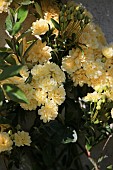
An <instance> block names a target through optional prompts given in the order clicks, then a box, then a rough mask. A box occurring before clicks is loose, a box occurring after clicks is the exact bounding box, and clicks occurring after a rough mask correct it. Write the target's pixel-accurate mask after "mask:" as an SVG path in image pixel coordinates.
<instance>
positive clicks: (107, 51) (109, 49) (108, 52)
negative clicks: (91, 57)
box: [102, 44, 113, 58]
mask: <svg viewBox="0 0 113 170" xmlns="http://www.w3.org/2000/svg"><path fill="white" fill-rule="evenodd" d="M102 54H103V55H104V56H105V57H106V58H111V57H113V44H109V45H108V46H105V47H103V48H102Z"/></svg>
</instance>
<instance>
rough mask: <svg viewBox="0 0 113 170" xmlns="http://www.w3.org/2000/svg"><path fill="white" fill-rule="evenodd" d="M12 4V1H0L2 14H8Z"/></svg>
mask: <svg viewBox="0 0 113 170" xmlns="http://www.w3.org/2000/svg"><path fill="white" fill-rule="evenodd" d="M11 2H12V0H0V13H2V12H7V9H8V6H9V5H10V4H11Z"/></svg>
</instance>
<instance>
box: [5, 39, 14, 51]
mask: <svg viewBox="0 0 113 170" xmlns="http://www.w3.org/2000/svg"><path fill="white" fill-rule="evenodd" d="M5 40H6V42H7V44H8V46H9V47H10V48H11V49H13V45H12V43H11V41H10V40H8V39H5Z"/></svg>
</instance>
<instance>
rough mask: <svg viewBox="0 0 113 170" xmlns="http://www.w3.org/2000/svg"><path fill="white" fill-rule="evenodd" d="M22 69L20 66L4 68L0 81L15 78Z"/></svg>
mask: <svg viewBox="0 0 113 170" xmlns="http://www.w3.org/2000/svg"><path fill="white" fill-rule="evenodd" d="M22 67H23V66H22V65H13V66H7V67H5V68H4V69H3V72H2V73H1V74H0V81H1V80H5V79H7V78H9V77H13V76H17V75H18V74H19V71H20V70H21V68H22Z"/></svg>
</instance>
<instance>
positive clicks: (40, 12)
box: [34, 2, 44, 18]
mask: <svg viewBox="0 0 113 170" xmlns="http://www.w3.org/2000/svg"><path fill="white" fill-rule="evenodd" d="M34 5H35V8H36V11H37V13H38V14H39V15H40V17H41V18H43V17H44V16H43V12H42V9H41V6H40V5H39V4H38V3H37V2H35V3H34Z"/></svg>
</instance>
